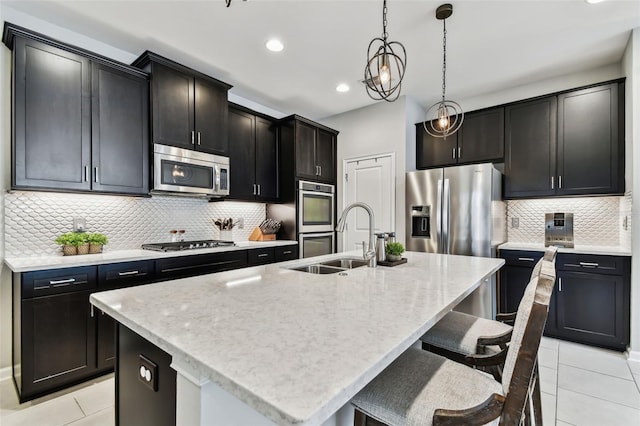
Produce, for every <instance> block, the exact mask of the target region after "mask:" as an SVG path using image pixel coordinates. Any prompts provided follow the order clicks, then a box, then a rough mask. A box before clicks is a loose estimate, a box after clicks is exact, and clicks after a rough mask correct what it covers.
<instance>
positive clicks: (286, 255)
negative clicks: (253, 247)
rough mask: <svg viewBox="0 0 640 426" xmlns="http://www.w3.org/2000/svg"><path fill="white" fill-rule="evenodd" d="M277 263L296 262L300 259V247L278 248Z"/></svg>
mask: <svg viewBox="0 0 640 426" xmlns="http://www.w3.org/2000/svg"><path fill="white" fill-rule="evenodd" d="M275 251H276V262H284V261H285V260H295V259H297V258H298V246H297V245H292V246H283V247H276V249H275Z"/></svg>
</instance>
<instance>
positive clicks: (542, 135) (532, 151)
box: [504, 96, 557, 198]
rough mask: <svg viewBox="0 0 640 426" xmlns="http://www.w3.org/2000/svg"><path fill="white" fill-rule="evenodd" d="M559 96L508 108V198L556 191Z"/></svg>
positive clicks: (547, 193) (506, 129)
mask: <svg viewBox="0 0 640 426" xmlns="http://www.w3.org/2000/svg"><path fill="white" fill-rule="evenodd" d="M556 115H557V99H556V97H555V96H550V97H546V98H542V99H536V100H533V101H529V102H523V103H518V104H515V105H510V106H507V107H506V108H505V176H504V179H505V185H504V188H505V191H504V197H505V198H524V197H545V196H550V195H554V194H555V188H556V186H557V182H556V181H555V172H556V154H555V153H556V123H557V119H556Z"/></svg>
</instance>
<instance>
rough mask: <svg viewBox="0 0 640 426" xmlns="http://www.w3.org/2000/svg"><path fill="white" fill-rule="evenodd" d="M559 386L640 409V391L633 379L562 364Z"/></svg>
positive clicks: (559, 371)
mask: <svg viewBox="0 0 640 426" xmlns="http://www.w3.org/2000/svg"><path fill="white" fill-rule="evenodd" d="M558 388H559V389H567V390H570V391H574V392H578V393H583V394H585V395H590V396H594V397H596V398H600V399H604V400H607V401H610V402H615V403H617V404H622V405H626V406H628V407H631V408H636V409H640V392H638V388H637V386H636V384H635V382H634V381H633V380H625V379H621V378H619V377H614V376H609V375H606V374H602V373H596V372H594V371H589V370H584V369H581V368H576V367H571V366H569V365H562V364H560V365H559V366H558Z"/></svg>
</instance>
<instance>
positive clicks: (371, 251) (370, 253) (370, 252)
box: [336, 202, 378, 268]
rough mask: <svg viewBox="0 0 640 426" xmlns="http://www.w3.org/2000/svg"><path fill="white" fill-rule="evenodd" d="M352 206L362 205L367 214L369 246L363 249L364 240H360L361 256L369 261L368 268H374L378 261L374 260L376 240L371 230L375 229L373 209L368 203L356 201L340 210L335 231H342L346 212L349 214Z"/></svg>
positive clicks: (345, 220)
mask: <svg viewBox="0 0 640 426" xmlns="http://www.w3.org/2000/svg"><path fill="white" fill-rule="evenodd" d="M354 207H362V208H363V209H365V210H366V212H367V214H368V215H369V247H368V248H367V250H366V251H365V248H364V241H363V242H362V257H363V259H364V260H368V261H369V268H375V267H376V266H378V263H377V262H376V241H375V238H374V234H373V231H374V229H375V218H374V216H373V210H372V209H371V207H369V205H368V204H365V203H360V202H357V203H353V204H350V205H348V206H347V207H346V208H345V209H344V210H343V211H342V215H341V216H340V220H338V224H337V225H336V231H338V232H343V231H344V226H345V225H346V224H347V214H349V211H350V210H351V209H352V208H354Z"/></svg>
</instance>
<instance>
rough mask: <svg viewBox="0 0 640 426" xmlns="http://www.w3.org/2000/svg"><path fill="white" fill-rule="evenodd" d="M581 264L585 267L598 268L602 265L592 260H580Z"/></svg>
mask: <svg viewBox="0 0 640 426" xmlns="http://www.w3.org/2000/svg"><path fill="white" fill-rule="evenodd" d="M580 266H584V267H585V268H597V267H598V266H600V265H599V264H597V263H591V262H580Z"/></svg>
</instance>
